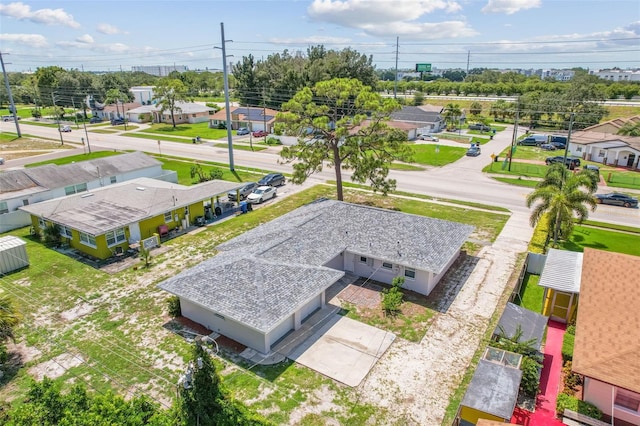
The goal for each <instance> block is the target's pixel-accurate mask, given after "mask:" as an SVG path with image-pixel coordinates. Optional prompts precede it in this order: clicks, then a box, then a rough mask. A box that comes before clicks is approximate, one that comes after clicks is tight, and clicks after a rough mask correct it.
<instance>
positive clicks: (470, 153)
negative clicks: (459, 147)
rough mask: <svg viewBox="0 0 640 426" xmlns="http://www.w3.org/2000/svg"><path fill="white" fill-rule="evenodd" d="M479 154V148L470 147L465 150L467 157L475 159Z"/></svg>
mask: <svg viewBox="0 0 640 426" xmlns="http://www.w3.org/2000/svg"><path fill="white" fill-rule="evenodd" d="M480 154H481V151H480V147H479V146H472V147H471V148H469V149H468V150H467V157H477V156H478V155H480Z"/></svg>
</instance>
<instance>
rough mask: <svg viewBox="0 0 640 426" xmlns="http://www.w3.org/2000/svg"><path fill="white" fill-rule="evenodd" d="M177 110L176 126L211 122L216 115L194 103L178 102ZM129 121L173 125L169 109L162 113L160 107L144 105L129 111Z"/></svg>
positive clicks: (204, 106) (203, 106) (175, 113)
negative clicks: (211, 118)
mask: <svg viewBox="0 0 640 426" xmlns="http://www.w3.org/2000/svg"><path fill="white" fill-rule="evenodd" d="M176 107H178V108H179V110H178V109H176V110H175V111H174V113H173V118H174V119H175V121H176V124H179V123H189V124H196V123H202V122H205V121H209V119H210V117H211V116H212V115H213V114H214V113H215V109H214V108H211V107H208V106H206V105H201V104H197V103H194V102H176ZM125 114H126V118H127V121H129V122H131V123H146V122H149V121H151V122H153V123H167V124H172V121H171V111H169V110H168V109H167V110H165V111H161V110H160V107H159V106H158V105H142V106H139V107H138V108H133V109H130V110H128V111H127V112H126V113H125Z"/></svg>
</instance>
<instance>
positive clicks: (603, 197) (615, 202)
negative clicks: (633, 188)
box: [596, 192, 638, 207]
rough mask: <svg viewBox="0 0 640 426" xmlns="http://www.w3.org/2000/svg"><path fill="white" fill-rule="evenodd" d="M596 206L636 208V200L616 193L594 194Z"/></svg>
mask: <svg viewBox="0 0 640 426" xmlns="http://www.w3.org/2000/svg"><path fill="white" fill-rule="evenodd" d="M596 199H597V201H598V204H610V205H612V206H623V207H638V199H637V198H633V197H630V196H628V195H625V194H620V193H618V192H611V193H609V194H596Z"/></svg>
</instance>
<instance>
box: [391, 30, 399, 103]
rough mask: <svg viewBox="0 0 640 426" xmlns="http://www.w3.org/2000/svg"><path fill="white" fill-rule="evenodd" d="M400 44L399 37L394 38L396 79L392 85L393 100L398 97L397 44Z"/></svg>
mask: <svg viewBox="0 0 640 426" xmlns="http://www.w3.org/2000/svg"><path fill="white" fill-rule="evenodd" d="M399 43H400V37H396V78H395V79H394V83H393V99H396V98H397V97H398V44H399Z"/></svg>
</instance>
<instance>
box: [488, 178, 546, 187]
mask: <svg viewBox="0 0 640 426" xmlns="http://www.w3.org/2000/svg"><path fill="white" fill-rule="evenodd" d="M493 179H495V180H497V181H498V182H504V183H508V184H510V185H517V186H524V187H527V188H535V187H536V185H537V184H538V183H539V181H537V180H531V179H521V178H517V179H516V178H503V177H494V178H493Z"/></svg>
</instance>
